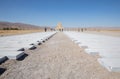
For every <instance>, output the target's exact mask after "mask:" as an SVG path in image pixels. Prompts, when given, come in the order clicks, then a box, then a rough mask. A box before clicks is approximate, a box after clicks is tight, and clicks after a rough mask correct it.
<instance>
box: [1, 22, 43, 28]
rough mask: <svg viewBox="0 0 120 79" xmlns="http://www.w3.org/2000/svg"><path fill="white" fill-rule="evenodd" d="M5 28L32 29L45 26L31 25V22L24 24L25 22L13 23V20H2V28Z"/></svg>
mask: <svg viewBox="0 0 120 79" xmlns="http://www.w3.org/2000/svg"><path fill="white" fill-rule="evenodd" d="M3 28H18V29H21V30H31V29H43V28H44V26H43V27H40V26H36V25H31V24H24V23H12V22H0V29H3Z"/></svg>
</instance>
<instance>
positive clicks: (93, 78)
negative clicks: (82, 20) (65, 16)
mask: <svg viewBox="0 0 120 79" xmlns="http://www.w3.org/2000/svg"><path fill="white" fill-rule="evenodd" d="M27 53H28V54H29V56H28V57H27V58H25V60H23V61H19V62H18V61H14V60H10V61H7V62H6V63H5V64H3V65H1V66H3V67H6V68H7V71H6V72H5V73H4V74H2V75H1V76H0V79H119V78H120V73H114V72H109V71H107V69H105V68H103V67H102V66H101V65H100V64H99V63H98V62H97V56H91V55H89V54H87V53H85V52H84V50H83V49H81V48H80V47H79V46H78V45H76V44H75V43H74V42H72V41H71V40H70V39H69V38H68V37H67V36H65V35H64V34H63V33H57V34H56V35H55V36H54V37H53V38H51V39H50V40H49V41H47V42H46V43H45V44H43V45H42V46H40V47H38V48H37V49H36V50H31V51H27ZM11 63H12V64H11Z"/></svg>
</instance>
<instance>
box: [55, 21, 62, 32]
mask: <svg viewBox="0 0 120 79" xmlns="http://www.w3.org/2000/svg"><path fill="white" fill-rule="evenodd" d="M55 30H57V31H63V26H62V24H61V23H58V24H57V26H56V28H55Z"/></svg>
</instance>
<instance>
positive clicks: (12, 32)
mask: <svg viewBox="0 0 120 79" xmlns="http://www.w3.org/2000/svg"><path fill="white" fill-rule="evenodd" d="M42 31H43V30H0V36H10V35H20V34H27V33H34V32H42Z"/></svg>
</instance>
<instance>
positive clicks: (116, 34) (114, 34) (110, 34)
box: [86, 31, 120, 37]
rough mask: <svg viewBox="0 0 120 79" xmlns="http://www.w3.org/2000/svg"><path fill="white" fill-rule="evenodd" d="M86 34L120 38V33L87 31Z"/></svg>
mask: <svg viewBox="0 0 120 79" xmlns="http://www.w3.org/2000/svg"><path fill="white" fill-rule="evenodd" d="M86 32H87V33H92V34H102V35H109V36H116V37H120V31H86Z"/></svg>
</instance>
